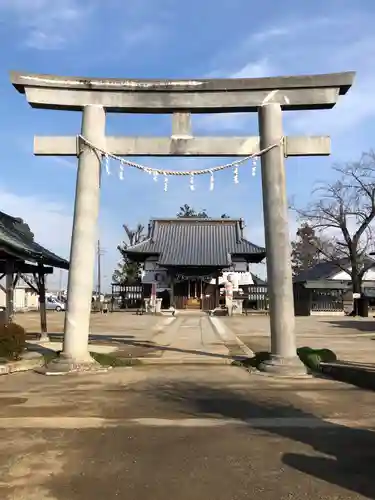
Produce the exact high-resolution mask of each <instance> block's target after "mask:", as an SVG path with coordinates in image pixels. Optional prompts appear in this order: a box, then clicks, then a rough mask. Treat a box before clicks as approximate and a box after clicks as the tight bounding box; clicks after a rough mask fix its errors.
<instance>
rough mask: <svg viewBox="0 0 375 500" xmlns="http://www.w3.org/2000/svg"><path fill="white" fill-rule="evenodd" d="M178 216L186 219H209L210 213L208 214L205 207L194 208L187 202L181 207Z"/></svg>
mask: <svg viewBox="0 0 375 500" xmlns="http://www.w3.org/2000/svg"><path fill="white" fill-rule="evenodd" d="M177 217H179V218H181V219H185V218H188V217H190V218H198V219H207V218H208V214H207V210H206V209H205V208H203V209H202V210H199V211H197V210H195V209H194V208H192V207H191V206H190V205H187V204H186V203H185V205H183V206H181V207H180V211H179V212H178V213H177Z"/></svg>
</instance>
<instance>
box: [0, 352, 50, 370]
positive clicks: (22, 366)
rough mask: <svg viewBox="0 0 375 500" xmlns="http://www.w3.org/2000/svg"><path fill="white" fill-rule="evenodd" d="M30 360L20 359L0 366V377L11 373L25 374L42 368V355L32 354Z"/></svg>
mask: <svg viewBox="0 0 375 500" xmlns="http://www.w3.org/2000/svg"><path fill="white" fill-rule="evenodd" d="M33 354H34V356H33V357H31V358H30V359H20V360H19V361H11V362H9V363H6V364H0V375H9V374H11V373H18V372H26V371H29V370H35V369H37V368H41V367H42V366H44V357H43V355H42V354H38V353H33Z"/></svg>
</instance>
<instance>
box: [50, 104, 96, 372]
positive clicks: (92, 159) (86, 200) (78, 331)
mask: <svg viewBox="0 0 375 500" xmlns="http://www.w3.org/2000/svg"><path fill="white" fill-rule="evenodd" d="M82 135H83V136H84V137H85V138H86V139H87V140H88V141H90V142H92V143H94V144H95V145H100V146H102V147H103V146H104V141H105V110H104V108H103V107H102V106H96V105H88V106H85V107H84V108H83V116H82ZM78 154H79V160H78V172H77V184H76V198H75V206H74V218H73V231H72V242H71V249H70V270H69V280H68V306H67V312H66V315H65V327H64V343H63V350H62V353H61V354H60V358H59V359H57V360H56V361H55V362H54V363H51V364H50V365H49V367H48V368H47V370H49V371H53V372H55V373H56V372H62V373H64V372H72V371H81V370H90V369H95V368H96V367H97V366H96V362H95V361H94V360H93V359H92V358H91V356H90V354H89V351H88V340H89V333H90V314H91V295H92V290H93V285H94V272H93V270H94V268H95V250H96V242H97V224H98V216H99V202H100V170H101V156H100V154H99V153H97V152H96V151H95V150H93V149H92V148H90V147H89V146H87V145H86V144H84V143H81V144H80V150H79V151H78Z"/></svg>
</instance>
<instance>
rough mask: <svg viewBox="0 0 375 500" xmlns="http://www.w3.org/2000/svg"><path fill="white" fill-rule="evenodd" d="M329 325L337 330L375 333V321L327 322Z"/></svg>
mask: <svg viewBox="0 0 375 500" xmlns="http://www.w3.org/2000/svg"><path fill="white" fill-rule="evenodd" d="M325 323H328V324H329V325H332V326H334V327H336V328H344V329H347V330H358V331H359V332H363V333H371V332H373V333H375V319H368V320H359V321H355V320H353V321H350V320H348V321H325Z"/></svg>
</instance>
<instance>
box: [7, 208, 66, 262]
mask: <svg viewBox="0 0 375 500" xmlns="http://www.w3.org/2000/svg"><path fill="white" fill-rule="evenodd" d="M0 250H1V251H2V252H4V253H5V254H9V255H13V256H14V257H16V258H18V259H22V260H25V261H30V262H36V263H38V264H44V265H47V266H52V267H57V268H60V269H69V262H68V261H67V260H65V259H63V258H62V257H59V256H58V255H56V254H55V253H53V252H51V251H50V250H47V249H46V248H44V247H43V246H41V245H39V243H37V242H36V241H34V235H33V233H32V232H31V230H30V228H29V226H28V225H27V224H26V223H24V222H23V220H22V219H20V218H16V217H12V216H10V215H8V214H6V213H4V212H0Z"/></svg>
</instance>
